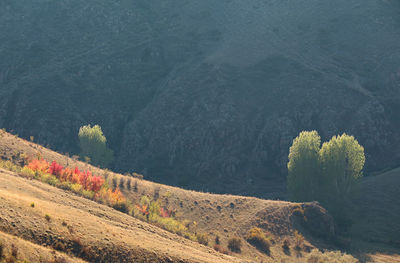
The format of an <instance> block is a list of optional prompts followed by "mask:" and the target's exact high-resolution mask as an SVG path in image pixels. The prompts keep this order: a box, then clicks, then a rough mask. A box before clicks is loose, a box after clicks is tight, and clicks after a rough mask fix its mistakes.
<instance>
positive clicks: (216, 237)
mask: <svg viewBox="0 0 400 263" xmlns="http://www.w3.org/2000/svg"><path fill="white" fill-rule="evenodd" d="M215 244H217V245H220V244H221V240H220V237H219V234H218V233H217V234H216V235H215Z"/></svg>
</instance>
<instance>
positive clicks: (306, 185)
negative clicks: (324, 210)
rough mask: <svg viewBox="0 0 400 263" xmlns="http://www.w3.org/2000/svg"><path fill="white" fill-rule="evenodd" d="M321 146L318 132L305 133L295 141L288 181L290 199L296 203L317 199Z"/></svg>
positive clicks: (291, 149) (290, 158) (290, 153)
mask: <svg viewBox="0 0 400 263" xmlns="http://www.w3.org/2000/svg"><path fill="white" fill-rule="evenodd" d="M320 146H321V137H320V136H319V135H318V132H317V131H303V132H301V133H300V134H299V136H297V137H296V138H295V139H294V140H293V145H292V146H291V147H290V150H289V162H288V179H287V180H288V190H289V194H290V198H291V199H292V200H294V201H312V200H315V198H316V197H317V191H318V190H319V189H318V184H319V181H320V165H319V151H320Z"/></svg>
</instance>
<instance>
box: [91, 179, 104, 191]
mask: <svg viewBox="0 0 400 263" xmlns="http://www.w3.org/2000/svg"><path fill="white" fill-rule="evenodd" d="M103 184H104V179H103V177H101V176H93V177H92V182H91V187H90V190H91V191H93V192H95V193H97V192H98V191H100V189H101V187H102V186H103Z"/></svg>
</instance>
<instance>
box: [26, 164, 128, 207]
mask: <svg viewBox="0 0 400 263" xmlns="http://www.w3.org/2000/svg"><path fill="white" fill-rule="evenodd" d="M26 167H27V168H29V169H30V170H32V171H33V172H35V173H39V174H40V173H41V174H50V175H53V176H55V177H56V178H57V179H58V180H59V181H60V182H62V183H63V182H66V183H70V184H71V185H72V184H79V185H80V186H81V188H82V189H84V190H86V191H91V192H93V193H94V195H93V196H94V198H95V199H96V200H101V201H104V202H105V203H107V204H109V205H111V206H114V205H121V204H122V203H125V202H126V198H125V197H124V195H123V194H122V193H121V191H120V190H119V189H118V188H117V189H115V190H114V191H112V190H111V189H109V188H108V187H106V185H105V184H104V182H105V181H104V178H103V177H101V176H95V175H93V174H92V172H91V171H80V170H79V169H78V167H75V168H74V169H71V168H68V167H66V168H64V167H63V166H62V165H60V164H58V163H57V162H56V161H53V162H52V163H51V164H49V163H48V162H47V161H46V160H43V159H40V160H38V159H34V160H32V161H31V162H30V163H29V164H28V165H27V166H26Z"/></svg>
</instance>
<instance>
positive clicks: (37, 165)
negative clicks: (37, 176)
mask: <svg viewBox="0 0 400 263" xmlns="http://www.w3.org/2000/svg"><path fill="white" fill-rule="evenodd" d="M28 168H29V169H31V170H32V171H35V172H44V173H47V171H48V169H49V163H48V162H47V161H46V160H43V159H40V160H37V159H34V160H32V161H31V162H30V163H29V164H28Z"/></svg>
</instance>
